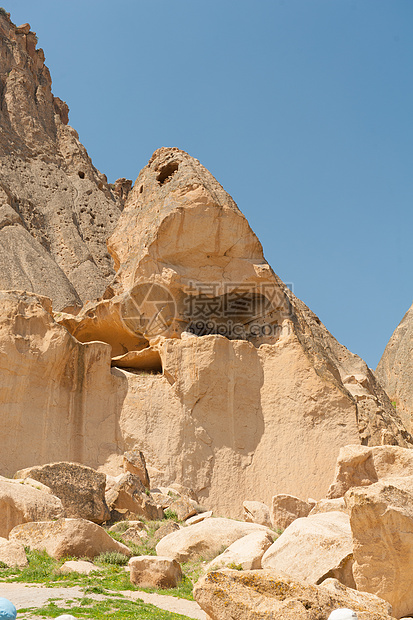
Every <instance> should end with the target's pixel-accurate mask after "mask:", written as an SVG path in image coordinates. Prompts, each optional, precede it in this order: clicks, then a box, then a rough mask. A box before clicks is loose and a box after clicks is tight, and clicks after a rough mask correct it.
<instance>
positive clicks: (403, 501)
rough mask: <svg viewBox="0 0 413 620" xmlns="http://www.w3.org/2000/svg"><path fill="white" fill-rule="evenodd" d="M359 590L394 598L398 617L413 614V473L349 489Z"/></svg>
mask: <svg viewBox="0 0 413 620" xmlns="http://www.w3.org/2000/svg"><path fill="white" fill-rule="evenodd" d="M345 501H346V504H347V506H348V507H349V509H350V522H351V530H352V534H353V541H354V566H353V573H354V579H355V582H356V584H357V589H358V590H363V591H365V592H371V593H373V594H376V595H377V596H380V597H381V598H383V599H384V600H386V601H388V602H389V603H390V604H391V605H392V607H393V613H394V615H395V616H396V617H397V618H400V617H401V616H409V615H410V616H411V615H413V591H412V587H411V575H412V572H413V476H406V477H400V478H387V479H385V480H379V481H378V482H376V483H374V484H372V485H370V486H367V487H364V488H363V487H358V488H353V489H350V490H349V491H347V493H346V495H345Z"/></svg>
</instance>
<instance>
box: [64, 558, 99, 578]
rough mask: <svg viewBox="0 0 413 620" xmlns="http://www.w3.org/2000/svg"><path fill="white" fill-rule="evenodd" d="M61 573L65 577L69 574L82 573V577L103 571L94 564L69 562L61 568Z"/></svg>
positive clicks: (82, 561)
mask: <svg viewBox="0 0 413 620" xmlns="http://www.w3.org/2000/svg"><path fill="white" fill-rule="evenodd" d="M59 570H60V572H61V573H63V574H64V575H67V574H69V573H80V574H81V575H90V573H93V572H96V571H97V572H99V571H101V570H102V569H101V568H99V566H96V564H93V562H86V561H85V560H68V561H67V562H64V564H62V566H61V567H60V569H59Z"/></svg>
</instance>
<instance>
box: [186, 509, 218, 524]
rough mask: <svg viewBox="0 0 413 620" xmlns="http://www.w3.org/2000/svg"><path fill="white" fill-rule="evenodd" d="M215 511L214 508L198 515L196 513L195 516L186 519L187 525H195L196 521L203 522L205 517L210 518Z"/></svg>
mask: <svg viewBox="0 0 413 620" xmlns="http://www.w3.org/2000/svg"><path fill="white" fill-rule="evenodd" d="M213 514H214V513H213V512H212V510H207V511H206V512H200V513H199V514H197V515H194V516H193V517H189V519H187V520H186V522H185V523H186V525H195V523H201V521H205V519H209V518H210V517H212V515H213Z"/></svg>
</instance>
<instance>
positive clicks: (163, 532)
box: [154, 521, 181, 540]
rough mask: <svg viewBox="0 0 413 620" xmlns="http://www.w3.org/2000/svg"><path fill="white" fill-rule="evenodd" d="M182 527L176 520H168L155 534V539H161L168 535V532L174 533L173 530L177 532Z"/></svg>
mask: <svg viewBox="0 0 413 620" xmlns="http://www.w3.org/2000/svg"><path fill="white" fill-rule="evenodd" d="M180 529H181V526H180V525H179V524H178V523H175V521H167V522H166V523H162V525H161V526H160V527H158V529H157V530H156V532H155V534H154V538H155V540H161V538H164V537H165V536H168V534H172V533H173V532H177V531H178V530H180Z"/></svg>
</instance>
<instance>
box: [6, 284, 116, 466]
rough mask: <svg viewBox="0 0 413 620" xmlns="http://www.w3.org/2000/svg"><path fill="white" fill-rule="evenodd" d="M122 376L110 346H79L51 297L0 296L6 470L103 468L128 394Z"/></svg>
mask: <svg viewBox="0 0 413 620" xmlns="http://www.w3.org/2000/svg"><path fill="white" fill-rule="evenodd" d="M116 372H117V371H116V370H114V371H113V372H111V370H110V350H109V347H108V345H107V344H104V343H90V344H86V345H83V344H80V343H79V342H77V341H76V340H75V339H74V338H73V337H72V336H71V335H70V334H69V333H68V332H67V330H65V329H64V328H62V327H61V326H60V325H57V324H56V323H55V322H54V320H53V317H52V316H51V304H50V301H49V300H47V299H46V298H44V297H43V298H42V297H37V296H35V295H34V294H31V293H18V292H0V384H1V398H0V420H1V423H0V424H1V438H2V451H1V454H0V472H1V473H2V474H5V475H8V476H12V475H14V473H15V472H16V471H17V470H19V469H22V468H26V467H31V466H32V465H33V464H34V463H37V464H42V463H50V462H51V461H61V460H62V459H64V460H66V461H72V462H73V461H75V462H80V463H81V462H83V463H86V464H87V465H89V466H91V467H97V466H98V465H101V464H102V463H104V462H105V460H106V459H107V458H108V457H109V455H112V454H113V453H116V452H117V451H118V446H119V441H121V437H119V433H118V430H117V429H118V424H119V422H118V420H119V416H120V411H121V404H122V400H123V398H124V395H125V394H126V381H125V380H124V379H123V378H122V377H119V376H117V375H116V374H114V373H116ZM122 386H123V387H122ZM118 438H119V439H118ZM119 451H122V452H123V450H121V449H119Z"/></svg>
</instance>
